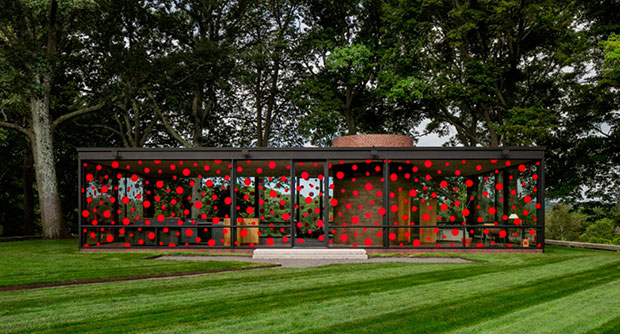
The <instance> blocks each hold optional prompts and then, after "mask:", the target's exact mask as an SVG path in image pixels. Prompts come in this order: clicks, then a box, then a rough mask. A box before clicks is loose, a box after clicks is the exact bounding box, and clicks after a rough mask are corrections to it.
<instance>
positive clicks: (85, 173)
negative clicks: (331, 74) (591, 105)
mask: <svg viewBox="0 0 620 334" xmlns="http://www.w3.org/2000/svg"><path fill="white" fill-rule="evenodd" d="M78 153H79V162H78V168H79V173H78V175H79V176H78V177H79V180H78V182H79V187H78V189H79V202H78V207H79V212H80V214H79V232H80V233H79V240H80V248H85V247H89V248H127V247H130V248H175V249H186V248H201V249H209V248H263V247H340V248H342V247H363V248H367V249H371V248H389V249H442V250H445V249H454V250H459V249H475V248H478V249H523V250H524V249H530V250H536V251H543V250H544V246H545V245H544V217H545V215H544V212H545V202H544V200H545V192H544V182H545V181H544V148H541V147H528V148H524V147H500V148H479V147H473V148H472V147H454V148H447V147H329V148H197V149H174V148H170V149H121V148H82V149H79V152H78Z"/></svg>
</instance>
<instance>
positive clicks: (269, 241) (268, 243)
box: [267, 238, 273, 246]
mask: <svg viewBox="0 0 620 334" xmlns="http://www.w3.org/2000/svg"><path fill="white" fill-rule="evenodd" d="M267 245H269V246H271V245H273V238H267Z"/></svg>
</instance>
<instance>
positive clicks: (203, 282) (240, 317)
mask: <svg viewBox="0 0 620 334" xmlns="http://www.w3.org/2000/svg"><path fill="white" fill-rule="evenodd" d="M562 255H563V254H562ZM567 258H569V257H564V256H562V257H557V256H556V257H545V256H539V257H538V258H532V259H533V260H532V261H531V262H530V261H528V262H527V263H528V265H527V266H524V267H519V266H517V267H514V268H511V267H508V266H495V265H492V264H484V265H432V266H428V265H411V264H404V265H401V266H392V265H391V264H390V265H389V266H388V267H387V268H383V267H384V266H386V264H380V265H354V266H350V265H349V266H333V267H329V268H322V269H321V270H317V269H320V268H312V269H305V270H285V271H284V275H290V276H293V277H290V278H289V279H288V280H284V281H280V280H277V281H278V283H277V284H275V285H272V284H270V283H271V282H259V283H258V284H256V285H254V289H252V290H243V289H237V285H239V284H240V282H243V281H244V279H245V278H247V277H249V276H251V277H257V276H260V275H258V274H257V273H256V272H253V273H235V274H226V275H223V276H222V277H225V278H223V279H218V280H217V281H225V280H228V283H227V284H222V286H220V287H217V288H215V289H211V288H210V286H209V284H210V281H213V280H214V279H213V278H212V277H206V276H203V277H192V278H184V279H183V280H182V281H181V280H177V279H175V280H157V281H148V283H153V284H155V285H158V286H160V287H162V288H165V287H166V286H168V285H171V286H172V287H170V288H169V289H167V291H166V293H165V294H162V295H158V296H154V297H153V298H151V296H150V294H151V291H150V290H149V289H150V288H151V286H150V285H148V284H144V283H145V282H132V284H130V285H129V286H125V285H123V286H122V287H119V288H117V287H113V286H111V285H109V284H98V285H94V286H92V287H93V289H92V290H84V289H83V287H79V288H78V287H73V288H62V289H46V290H48V291H47V292H43V291H39V292H38V293H39V295H40V297H44V296H45V295H47V294H52V295H62V294H64V295H65V297H66V296H67V295H71V296H72V297H73V294H74V293H76V294H80V295H84V296H88V295H90V297H84V298H81V299H77V300H76V301H75V302H74V303H73V302H68V303H66V304H65V305H64V306H65V307H57V306H58V305H51V306H47V307H42V308H39V307H38V306H36V304H30V306H28V307H27V308H25V309H22V312H24V313H25V312H27V313H28V315H29V316H30V317H29V319H25V318H24V317H23V314H22V315H15V316H12V317H4V318H3V319H2V320H1V321H0V326H3V325H6V327H5V328H8V329H10V328H13V329H18V327H22V329H24V328H25V327H30V328H33V330H36V328H40V327H41V326H40V325H39V323H41V322H48V323H52V328H53V327H56V328H57V329H60V328H61V327H57V326H58V325H60V324H59V322H63V321H67V319H69V320H76V319H79V318H82V319H87V318H91V319H93V317H95V318H96V317H98V316H100V315H101V314H105V315H106V316H107V317H109V318H118V317H120V318H122V317H124V316H125V314H126V312H137V313H141V316H140V317H136V318H135V319H134V321H135V323H132V324H130V325H129V326H128V327H126V328H116V327H114V328H110V327H109V326H107V325H106V323H105V322H99V321H97V322H96V323H95V324H92V323H91V324H92V325H93V327H90V329H92V328H96V329H97V330H107V331H108V332H114V331H116V332H127V331H129V330H131V329H134V328H136V331H137V332H143V331H145V330H146V329H154V330H157V329H165V328H171V327H173V328H176V329H180V327H184V326H183V325H184V323H183V322H182V321H173V323H170V321H169V319H171V318H172V319H174V318H177V317H178V316H177V314H175V309H178V308H179V305H182V308H183V309H187V308H189V309H191V308H192V307H193V303H194V304H195V303H198V304H205V303H208V304H218V302H219V298H224V299H227V298H228V299H231V298H232V299H234V298H240V299H242V300H248V299H252V298H253V297H256V296H257V295H260V293H261V292H262V293H264V290H263V289H264V288H273V289H275V290H276V291H278V290H279V292H280V293H281V294H283V293H284V292H286V291H284V292H283V289H289V290H290V289H293V290H300V289H304V288H306V289H309V291H306V292H305V293H304V294H311V293H312V288H313V286H316V284H319V285H320V284H323V282H330V281H339V282H341V281H340V280H341V278H342V276H343V275H346V274H347V271H348V270H350V269H360V271H359V273H356V275H355V276H357V278H356V279H357V280H358V281H364V280H376V279H377V275H381V274H383V275H387V276H386V278H394V276H397V275H399V274H401V275H402V274H403V273H407V272H409V273H412V274H415V273H416V272H417V271H424V270H427V269H428V268H431V267H432V268H434V269H433V270H435V271H436V270H437V269H438V268H441V269H442V271H446V273H448V272H449V270H452V269H454V268H459V269H460V268H467V267H469V266H474V267H476V266H479V267H489V268H496V269H501V270H508V271H503V272H496V273H492V274H483V275H482V276H478V277H467V278H461V279H457V280H456V281H459V282H458V284H457V286H459V287H461V288H463V287H464V285H465V283H471V282H472V279H473V280H474V281H476V280H482V281H485V282H488V283H489V286H490V287H493V285H494V284H493V283H494V282H500V283H501V282H504V283H507V284H514V282H513V281H511V280H510V279H508V280H507V278H509V277H512V276H515V277H520V278H519V280H520V281H528V280H531V279H533V278H536V277H538V276H541V275H546V276H550V275H553V274H554V273H555V274H558V275H565V274H571V273H572V272H576V271H578V270H579V269H580V268H584V269H585V268H593V267H596V266H597V265H601V264H604V263H609V262H611V261H614V260H618V257H613V256H605V255H604V256H600V255H599V256H596V257H591V258H590V257H587V258H581V259H574V258H573V259H571V260H567V261H566V262H564V263H561V262H557V261H560V260H565V259H567ZM536 259H540V260H536ZM545 262H549V263H551V262H552V263H551V264H548V265H543V264H544V263H545ZM363 267H366V268H372V270H367V271H365V272H364V271H363V270H361V268H363ZM278 270H280V269H278ZM511 270H512V272H511ZM315 271H320V272H321V273H322V274H321V275H320V276H321V280H320V281H319V282H318V283H317V282H316V281H315V282H313V283H312V284H310V285H305V286H303V285H302V286H301V287H300V286H298V285H295V284H297V283H304V281H305V280H312V279H314V276H315V275H313V273H314V272H315ZM275 272H276V271H275V270H274V271H271V273H275ZM360 273H361V274H362V275H360ZM446 273H444V274H446ZM439 276H441V275H439ZM325 279H327V280H325ZM449 279H450V277H443V278H442V280H449ZM449 283H450V282H435V283H428V282H427V283H424V285H423V286H422V287H429V288H430V286H433V287H434V288H436V287H439V286H442V288H440V290H439V291H435V293H434V294H430V295H427V297H426V298H432V297H433V296H439V297H446V296H445V295H442V292H444V291H449V289H450V287H451V284H449ZM452 283H453V282H452ZM187 284H189V285H193V286H195V287H196V288H195V289H191V290H182V291H179V290H177V289H181V288H182V287H183V286H185V285H187ZM375 284H377V285H380V284H381V282H380V281H376V282H375ZM349 285H350V284H349ZM336 288H337V287H336ZM352 288H353V289H354V288H355V286H353V287H352ZM119 289H120V290H123V291H126V292H128V291H133V293H132V294H134V295H135V298H126V297H125V296H114V297H111V298H108V297H107V294H114V293H115V292H116V291H117V290H119ZM340 289H346V287H344V288H343V287H341V288H340ZM419 289H420V288H418V289H411V288H410V287H409V286H408V285H406V286H404V287H402V289H400V290H392V291H390V290H388V291H383V289H375V290H374V291H373V292H371V293H372V296H377V295H378V296H382V295H386V296H388V298H391V299H394V300H396V301H397V302H400V303H402V302H403V300H401V299H399V297H400V296H401V294H402V295H406V294H407V293H410V292H413V293H414V294H413V295H414V296H415V295H418V294H420V291H419ZM472 289H473V290H475V286H469V287H467V288H466V289H464V290H462V291H461V292H462V293H465V294H466V293H468V292H470V291H471V290H472ZM377 291H379V292H377ZM423 291H426V290H425V289H424V290H423ZM25 295H28V296H30V297H33V295H32V291H29V292H28V293H26V294H13V293H12V294H11V298H13V299H14V300H19V298H20V297H23V296H25ZM231 295H234V296H232V297H231ZM345 295H346V294H345ZM349 295H351V296H352V297H349V296H336V297H335V298H333V299H327V300H326V301H325V302H321V303H319V304H320V305H318V304H317V302H316V301H311V302H308V303H303V304H302V305H306V306H305V307H302V312H301V313H300V312H298V313H299V314H302V313H305V312H307V311H309V310H312V308H313V307H314V306H315V305H317V307H323V306H326V307H329V306H330V305H332V306H333V304H339V305H345V306H346V305H347V304H346V302H347V301H351V300H352V299H355V301H354V304H353V306H359V305H363V304H368V301H371V302H372V301H373V299H372V298H371V299H368V297H366V296H364V295H355V294H354V293H353V294H349ZM410 295H411V294H410ZM212 296H215V297H219V298H215V299H212V298H211V297H212ZM235 296H236V297H235ZM394 296H396V298H394ZM451 297H452V298H453V297H454V296H451ZM65 299H66V300H69V299H71V298H65ZM298 299H299V298H298ZM340 301H344V304H342V303H340ZM388 302H390V300H388ZM404 302H405V303H407V302H408V300H404ZM397 304H398V303H397ZM153 305H157V307H154V306H153ZM349 305H351V304H349ZM404 305H407V304H404ZM409 305H410V304H409ZM198 306H200V305H198ZM397 306H398V305H397ZM402 306H403V305H400V307H402ZM388 307H389V305H388ZM159 308H165V309H166V310H167V311H165V312H163V313H156V311H158V309H159ZM294 309H296V308H295V307H290V305H288V306H287V307H286V308H285V309H276V310H275V311H274V312H270V308H269V307H268V305H264V304H258V306H257V307H254V308H253V309H247V308H240V309H238V310H234V309H232V310H230V309H229V310H227V312H228V319H227V316H222V317H217V318H216V317H211V315H210V314H209V313H202V312H201V311H202V309H201V308H199V307H198V308H197V309H195V310H194V311H196V312H198V313H199V314H198V316H196V317H194V318H191V317H189V318H187V319H186V320H191V321H189V322H188V323H189V324H190V327H187V328H186V329H183V330H188V331H191V330H196V329H197V328H199V327H204V326H201V325H202V324H203V323H204V322H207V321H216V322H217V323H216V324H214V325H216V326H217V327H218V328H225V327H226V326H227V324H226V323H225V322H226V321H228V320H230V321H236V322H237V323H239V321H245V320H247V319H245V318H246V317H248V315H254V314H256V316H257V317H263V318H266V319H267V321H274V319H275V320H277V321H276V322H277V324H275V325H278V324H279V323H281V322H282V321H281V320H282V319H280V317H278V316H276V317H275V318H274V317H273V314H276V315H278V314H284V313H288V315H290V312H289V311H292V312H294V311H293V310H294ZM351 309H354V308H350V309H349V311H350V310H351ZM387 309H388V310H390V309H389V308H387ZM136 310H137V311H136ZM30 311H33V312H30ZM151 311H154V312H151ZM323 311H324V312H322V313H323V314H326V313H328V314H329V310H327V309H325V310H323ZM337 313H338V312H336V314H337ZM349 313H351V312H349ZM46 314H47V318H46V317H43V318H41V317H40V316H41V315H46ZM293 314H294V313H293ZM319 314H321V312H319ZM362 314H363V313H362ZM158 315H163V317H160V316H158ZM288 315H287V316H286V318H291V319H294V317H289V316H288ZM181 318H182V317H181ZM340 319H341V318H340ZM340 319H336V320H340ZM5 320H8V322H5ZM95 320H96V319H95ZM284 320H286V319H284ZM297 320H299V319H297ZM15 321H17V322H19V323H21V324H17V323H15ZM28 322H30V323H29V324H28ZM149 323H152V326H151V325H149ZM96 325H97V326H101V327H95V326H96ZM207 327H209V325H207ZM246 328H247V327H246ZM257 328H261V327H250V330H256V329H257ZM291 328H295V327H294V326H293V327H288V329H289V330H290V329H291ZM0 331H1V332H4V331H3V330H0ZM25 331H30V330H27V329H26V330H25ZM85 331H88V328H85Z"/></svg>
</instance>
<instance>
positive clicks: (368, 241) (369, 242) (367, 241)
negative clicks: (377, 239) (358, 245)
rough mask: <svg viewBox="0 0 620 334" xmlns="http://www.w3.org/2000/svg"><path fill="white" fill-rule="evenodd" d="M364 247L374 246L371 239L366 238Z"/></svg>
mask: <svg viewBox="0 0 620 334" xmlns="http://www.w3.org/2000/svg"><path fill="white" fill-rule="evenodd" d="M364 245H366V246H370V245H372V240H371V239H370V238H366V240H364Z"/></svg>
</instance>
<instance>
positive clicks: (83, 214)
mask: <svg viewBox="0 0 620 334" xmlns="http://www.w3.org/2000/svg"><path fill="white" fill-rule="evenodd" d="M89 215H90V212H89V211H88V210H84V211H82V217H84V218H86V217H88V216H89Z"/></svg>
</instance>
